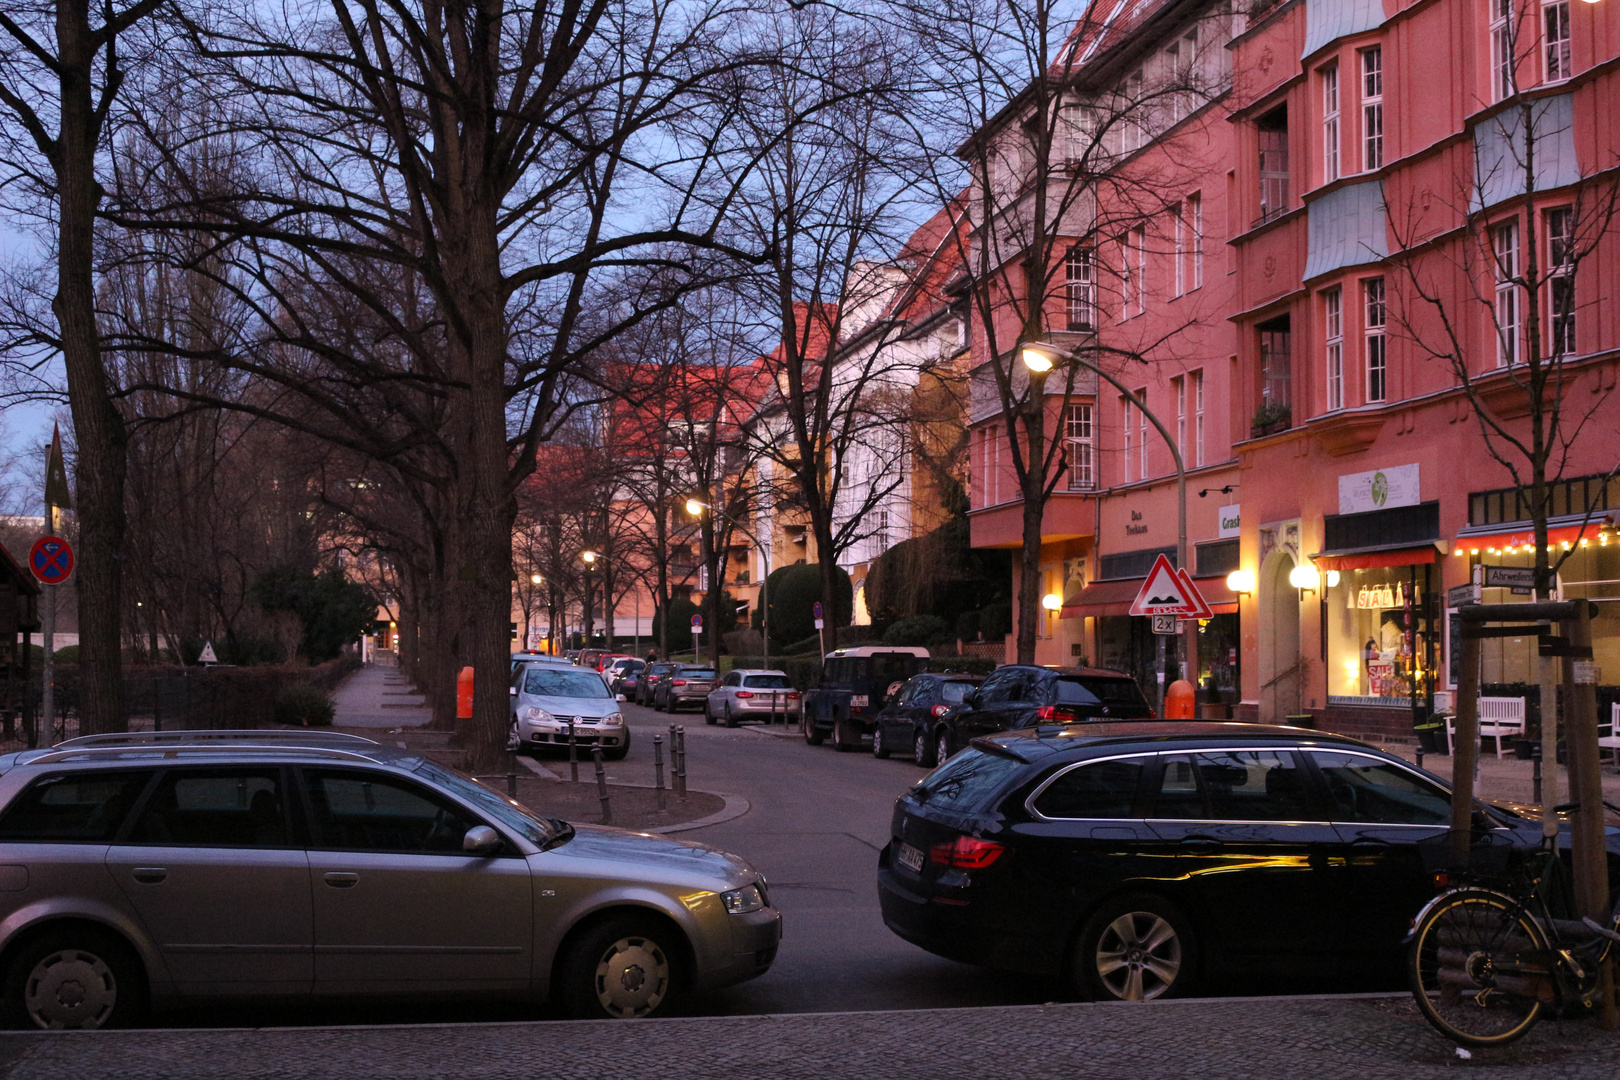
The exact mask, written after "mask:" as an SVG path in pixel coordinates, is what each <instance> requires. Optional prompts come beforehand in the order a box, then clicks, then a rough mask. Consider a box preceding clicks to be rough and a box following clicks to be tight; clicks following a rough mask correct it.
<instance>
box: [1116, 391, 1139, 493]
mask: <svg viewBox="0 0 1620 1080" xmlns="http://www.w3.org/2000/svg"><path fill="white" fill-rule="evenodd" d="M1119 404H1120V410H1121V412H1122V413H1123V415H1124V420H1123V421H1122V422H1121V423H1120V430H1121V431H1123V432H1124V433H1125V479H1126V481H1127V482H1128V481H1129V480H1130V479H1131V463H1132V458H1131V443H1132V441H1133V439H1134V434H1133V433H1134V431H1135V427H1134V426H1133V425H1132V424H1131V399H1130V398H1129V397H1122V398H1120V399H1119Z"/></svg>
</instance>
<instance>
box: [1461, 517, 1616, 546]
mask: <svg viewBox="0 0 1620 1080" xmlns="http://www.w3.org/2000/svg"><path fill="white" fill-rule="evenodd" d="M1602 526H1603V520H1602V519H1601V518H1599V519H1597V520H1594V521H1589V522H1587V523H1586V526H1585V531H1584V532H1583V531H1582V526H1580V525H1554V526H1551V527H1549V528H1548V529H1547V543H1549V544H1551V545H1552V546H1554V547H1557V546H1559V545H1560V544H1578V543H1580V542H1581V541H1582V540H1590V541H1592V542H1593V543H1596V542H1597V538H1598V530H1599V529H1600V528H1602ZM1535 545H1536V532H1535V530H1534V529H1531V528H1529V527H1524V528H1519V529H1515V530H1513V531H1511V532H1493V533H1480V534H1478V535H1474V536H1459V537H1457V547H1458V548H1460V549H1461V550H1463V551H1487V552H1488V551H1490V550H1491V549H1492V548H1495V549H1496V550H1497V551H1501V550H1502V549H1503V548H1516V547H1527V548H1531V549H1534V548H1535Z"/></svg>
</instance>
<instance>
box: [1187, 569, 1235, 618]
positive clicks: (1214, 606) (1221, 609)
mask: <svg viewBox="0 0 1620 1080" xmlns="http://www.w3.org/2000/svg"><path fill="white" fill-rule="evenodd" d="M1193 584H1194V585H1197V586H1198V591H1199V592H1200V593H1202V594H1203V597H1204V602H1205V603H1206V604H1208V605H1209V609H1210V610H1211V611H1213V612H1214V613H1215V614H1217V615H1236V614H1237V611H1238V594H1237V593H1235V592H1233V591H1232V590H1231V589H1228V588H1227V587H1226V579H1225V578H1223V577H1212V578H1193Z"/></svg>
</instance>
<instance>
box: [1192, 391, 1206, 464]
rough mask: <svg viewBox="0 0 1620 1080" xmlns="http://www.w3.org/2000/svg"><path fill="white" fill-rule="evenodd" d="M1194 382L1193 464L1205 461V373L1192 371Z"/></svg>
mask: <svg viewBox="0 0 1620 1080" xmlns="http://www.w3.org/2000/svg"><path fill="white" fill-rule="evenodd" d="M1192 383H1193V464H1194V465H1202V464H1203V463H1204V373H1203V371H1202V370H1199V371H1195V372H1193V373H1192Z"/></svg>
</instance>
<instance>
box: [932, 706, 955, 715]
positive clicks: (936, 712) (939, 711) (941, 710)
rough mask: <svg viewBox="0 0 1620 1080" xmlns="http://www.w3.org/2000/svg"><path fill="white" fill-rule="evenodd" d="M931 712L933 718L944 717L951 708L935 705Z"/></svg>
mask: <svg viewBox="0 0 1620 1080" xmlns="http://www.w3.org/2000/svg"><path fill="white" fill-rule="evenodd" d="M932 711H933V713H934V715H935V716H944V715H945V714H946V713H948V712H950V711H951V707H950V706H949V705H935V706H934V708H933V710H932Z"/></svg>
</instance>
